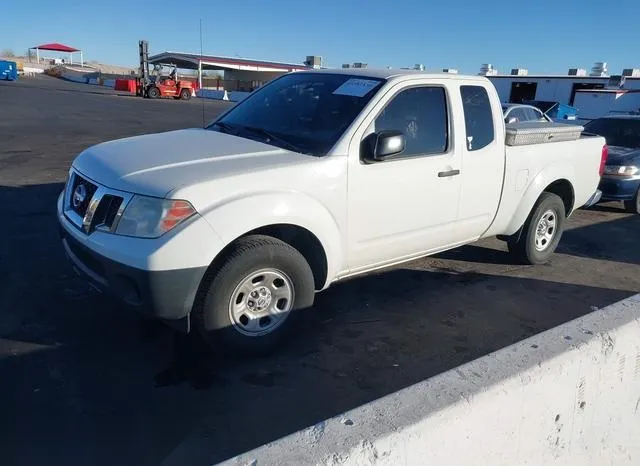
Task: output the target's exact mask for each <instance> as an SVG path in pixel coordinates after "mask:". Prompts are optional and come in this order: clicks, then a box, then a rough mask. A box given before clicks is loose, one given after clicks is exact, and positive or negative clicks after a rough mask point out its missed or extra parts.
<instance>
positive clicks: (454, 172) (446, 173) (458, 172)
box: [438, 170, 460, 178]
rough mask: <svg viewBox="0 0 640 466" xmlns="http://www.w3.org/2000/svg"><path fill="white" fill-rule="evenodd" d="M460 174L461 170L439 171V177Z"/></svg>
mask: <svg viewBox="0 0 640 466" xmlns="http://www.w3.org/2000/svg"><path fill="white" fill-rule="evenodd" d="M459 174H460V170H449V171H446V172H439V173H438V178H444V177H446V176H456V175H459Z"/></svg>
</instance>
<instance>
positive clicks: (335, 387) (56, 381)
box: [0, 77, 640, 466]
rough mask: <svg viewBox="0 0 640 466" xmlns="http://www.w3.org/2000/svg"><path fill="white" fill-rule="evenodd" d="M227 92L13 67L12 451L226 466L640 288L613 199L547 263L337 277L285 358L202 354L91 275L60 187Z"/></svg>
mask: <svg viewBox="0 0 640 466" xmlns="http://www.w3.org/2000/svg"><path fill="white" fill-rule="evenodd" d="M228 105H230V104H228V103H224V102H215V101H206V102H204V104H203V103H202V101H200V100H198V99H194V100H192V101H189V102H182V101H174V100H157V101H149V100H146V99H140V98H136V97H133V96H129V95H126V93H122V92H115V91H112V90H108V89H104V88H99V87H96V86H89V85H83V84H75V83H68V82H64V81H61V80H57V79H54V78H48V77H37V78H24V79H22V80H20V81H18V82H0V109H1V110H2V112H1V113H2V114H1V115H0V219H1V220H0V222H1V224H2V228H0V464H2V465H3V466H10V465H40V464H47V465H58V464H60V465H87V464H91V465H114V464H118V465H136V466H143V465H157V464H161V463H164V464H166V465H173V464H175V465H178V464H181V465H187V464H188V465H193V466H199V465H207V464H212V463H215V462H216V461H219V460H222V459H225V458H228V457H230V456H231V455H234V454H237V453H240V452H242V451H245V450H248V449H251V448H254V447H256V446H258V445H261V444H263V443H265V442H268V441H271V440H274V439H276V438H279V437H282V436H284V435H287V434H289V433H291V432H294V431H295V430H298V429H300V428H303V427H306V426H308V425H311V424H313V423H315V422H317V421H319V420H322V419H324V418H327V417H330V416H333V415H336V414H339V413H340V412H342V411H344V410H347V409H351V408H354V407H356V406H358V405H360V404H362V403H366V402H368V401H371V400H373V399H376V398H378V397H380V396H384V395H386V394H388V393H391V392H393V391H396V390H398V389H401V388H404V387H406V386H408V385H411V384H413V383H416V382H418V381H420V380H424V379H425V378H428V377H430V376H433V375H435V374H437V373H440V372H442V371H446V370H448V369H451V368H454V367H456V366H457V365H459V364H462V363H464V362H467V361H470V360H472V359H475V358H477V357H480V356H482V355H485V354H488V353H490V352H492V351H494V350H497V349H499V348H502V347H504V346H507V345H509V344H511V343H513V342H516V341H519V340H522V339H524V338H527V337H529V336H531V335H533V334H535V333H538V332H541V331H544V330H546V329H549V328H551V327H553V326H556V325H558V324H561V323H563V322H566V321H568V320H571V319H573V318H576V317H578V316H581V315H584V314H586V313H589V312H592V311H593V310H595V309H597V308H601V307H604V306H606V305H608V304H611V303H613V302H616V301H618V300H621V299H623V298H626V297H628V296H631V295H632V294H635V293H637V292H638V291H640V240H639V238H640V216H633V215H631V214H627V213H625V212H623V210H622V208H621V206H620V205H619V204H616V203H611V204H602V205H599V206H597V207H596V208H593V209H589V210H580V211H578V212H576V213H575V215H574V216H573V217H572V218H571V220H570V221H569V226H568V228H569V229H568V231H567V232H566V233H565V235H564V237H563V239H562V242H561V245H560V247H559V251H558V253H557V254H555V256H554V257H553V260H552V261H551V263H549V264H547V265H544V266H536V267H532V266H521V265H516V264H513V263H511V262H510V259H509V256H508V255H507V254H506V252H505V247H504V245H503V244H502V243H501V242H499V241H497V240H494V239H492V240H485V241H482V242H480V243H478V244H474V245H470V246H466V247H462V248H459V249H457V250H453V251H449V252H447V253H444V254H440V255H438V256H436V257H432V258H428V259H424V260H419V261H415V262H412V263H409V264H405V265H403V266H400V267H396V268H394V269H392V270H389V271H385V272H380V273H375V274H370V275H367V276H364V277H360V278H355V279H352V280H349V281H346V282H344V283H340V284H338V285H336V286H334V287H332V288H330V289H329V290H328V291H326V292H324V293H321V294H320V295H319V296H318V298H317V305H316V306H315V307H314V309H313V310H311V311H309V312H308V315H307V318H306V319H305V323H304V325H303V327H302V328H301V330H300V332H299V334H298V335H297V337H296V338H295V339H294V340H293V341H292V342H291V343H290V344H289V345H287V346H286V347H284V348H282V349H281V350H279V351H278V352H277V353H276V354H274V355H270V356H268V357H264V358H259V359H254V360H240V359H225V358H221V357H218V356H217V355H203V353H202V352H200V351H199V350H198V349H197V348H195V349H194V348H192V347H191V346H190V344H189V343H190V342H189V341H185V340H184V339H181V338H177V337H176V335H175V334H174V332H173V331H172V330H171V329H169V328H168V327H165V326H163V325H161V324H158V323H155V322H150V321H148V320H145V319H144V318H142V317H141V316H138V315H135V314H131V313H129V312H127V311H125V310H123V309H120V308H119V307H118V306H117V305H115V304H114V303H111V302H109V301H107V300H105V299H104V298H103V297H102V296H100V295H97V294H96V293H95V292H93V291H92V290H91V289H89V288H88V287H87V285H86V284H85V283H84V281H83V280H82V279H79V278H77V277H76V276H75V275H74V273H73V272H72V270H71V268H70V266H69V265H68V263H67V261H66V259H65V258H64V255H63V252H62V247H61V245H60V242H59V239H58V235H57V226H56V218H55V199H56V196H57V195H58V193H59V192H60V190H61V189H62V184H63V182H64V180H65V177H66V173H67V170H68V168H69V165H70V163H71V161H72V160H73V158H74V156H75V155H76V154H77V153H78V152H80V151H81V150H82V149H84V148H86V147H88V146H90V145H92V144H95V143H98V142H101V141H105V140H109V139H114V138H121V137H128V136H133V135H136V134H143V133H149V132H159V131H166V130H171V129H178V128H187V127H195V126H201V125H202V122H203V121H208V120H209V119H211V118H212V117H213V116H215V115H216V114H218V113H219V112H221V111H223V110H224V109H225V108H227V107H228ZM203 115H204V117H203Z"/></svg>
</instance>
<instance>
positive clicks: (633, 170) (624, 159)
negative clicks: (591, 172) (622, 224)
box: [584, 115, 640, 214]
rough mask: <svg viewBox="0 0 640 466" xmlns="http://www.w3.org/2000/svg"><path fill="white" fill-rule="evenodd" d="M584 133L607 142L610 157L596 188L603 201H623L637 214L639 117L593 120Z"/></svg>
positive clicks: (639, 192)
mask: <svg viewBox="0 0 640 466" xmlns="http://www.w3.org/2000/svg"><path fill="white" fill-rule="evenodd" d="M584 132H585V133H592V134H597V135H599V136H603V137H604V138H605V139H606V140H607V145H608V146H609V158H608V159H607V165H606V167H605V170H604V175H603V176H602V179H601V181H600V186H599V187H598V189H600V191H602V200H603V201H622V202H624V206H625V208H626V210H627V211H628V212H633V213H636V214H640V116H637V115H616V116H609V117H604V118H598V119H596V120H592V121H590V122H589V123H587V124H586V125H584Z"/></svg>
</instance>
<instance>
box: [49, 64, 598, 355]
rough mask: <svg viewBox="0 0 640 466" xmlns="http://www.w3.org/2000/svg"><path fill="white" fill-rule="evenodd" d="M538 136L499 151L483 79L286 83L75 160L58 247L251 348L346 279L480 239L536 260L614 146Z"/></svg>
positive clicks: (93, 271)
mask: <svg viewBox="0 0 640 466" xmlns="http://www.w3.org/2000/svg"><path fill="white" fill-rule="evenodd" d="M535 125H538V127H535ZM540 125H541V124H540V123H536V124H534V127H532V128H529V129H532V130H533V133H536V132H537V133H538V136H539V135H540V134H542V133H544V134H543V136H544V137H543V139H544V140H545V142H543V143H536V142H535V141H534V140H532V139H531V138H530V139H529V140H528V141H527V140H526V139H527V137H526V133H527V127H526V126H524V127H522V126H520V127H515V128H514V129H513V131H512V135H513V134H515V136H516V137H515V138H513V140H512V141H509V135H508V134H507V131H506V129H505V123H504V120H503V117H502V108H501V104H500V101H499V99H498V95H497V93H496V91H495V89H494V87H493V86H492V84H491V83H490V82H489V81H488V80H487V79H485V78H482V77H477V76H476V77H473V76H470V77H465V76H459V75H447V74H442V75H439V74H426V73H422V72H411V71H393V70H384V71H375V70H370V69H364V70H316V71H305V72H296V73H290V74H286V75H284V76H282V77H280V78H277V79H275V80H273V81H271V82H270V83H269V84H267V85H266V86H264V87H262V88H260V89H259V90H256V91H255V92H253V93H252V94H251V95H250V96H249V97H248V98H247V99H245V100H244V101H243V102H241V103H239V104H238V105H236V106H235V107H233V108H231V109H229V110H227V111H226V112H225V113H223V114H222V115H221V116H219V117H218V118H217V119H216V120H215V121H213V122H212V123H211V124H209V125H208V126H206V127H205V128H197V129H185V130H180V131H170V132H164V133H159V134H148V135H143V136H138V137H132V138H127V139H120V140H115V141H109V142H106V143H102V144H99V145H96V146H94V147H90V148H88V149H87V150H85V151H84V152H82V153H81V154H80V155H78V156H77V158H76V159H75V160H74V162H73V164H72V167H71V169H70V171H69V178H68V180H67V183H66V187H65V189H64V191H63V192H62V193H61V195H60V197H59V199H58V205H57V210H58V218H59V223H60V226H61V228H60V231H61V235H62V243H63V247H64V249H65V251H66V253H67V255H68V256H69V258H70V259H71V261H72V263H73V265H74V268H75V269H76V270H77V271H78V272H80V273H82V274H83V275H85V276H86V277H88V279H89V281H90V283H92V284H93V285H94V286H95V287H96V288H98V289H99V290H102V291H104V292H108V293H110V294H111V295H114V296H116V297H117V298H119V299H120V300H121V301H122V302H124V303H126V304H127V305H128V306H131V307H132V308H136V309H139V310H141V311H143V312H146V313H148V314H150V315H152V316H155V317H157V318H160V319H163V320H166V321H168V322H169V323H172V324H173V325H174V326H176V327H178V328H181V329H183V330H184V331H192V330H196V331H199V332H201V333H202V334H203V335H205V336H206V337H207V338H208V339H209V340H210V342H211V343H212V344H214V345H216V346H218V347H219V348H222V349H224V350H230V351H243V352H245V351H246V352H261V351H264V350H266V349H268V348H270V347H272V346H273V345H274V344H275V343H276V342H278V341H280V340H281V339H282V337H283V336H284V335H285V334H286V333H287V332H288V331H290V330H291V328H292V325H293V324H294V322H295V321H296V320H297V319H298V318H299V316H300V315H301V314H304V312H300V311H301V310H302V309H306V308H310V307H311V306H312V305H313V302H314V295H315V292H317V291H320V290H323V289H325V288H327V287H328V286H329V285H330V284H332V283H334V282H336V281H338V280H342V279H345V278H347V277H351V276H354V275H357V274H361V273H364V272H369V271H372V270H375V269H380V268H383V267H387V266H391V265H394V264H398V263H401V262H404V261H409V260H412V259H416V258H419V257H422V256H428V255H431V254H435V253H438V252H441V251H445V250H447V249H451V248H455V247H457V246H460V245H464V244H468V243H472V242H474V241H477V240H479V239H481V238H486V237H490V236H498V237H500V238H502V239H504V240H506V241H507V242H508V245H509V250H510V251H511V252H512V253H513V254H514V255H515V256H516V257H517V258H518V259H519V260H522V261H524V262H525V263H530V264H538V263H542V262H544V261H546V260H547V259H548V258H549V256H550V255H551V254H552V253H553V252H554V250H555V248H556V246H557V244H558V241H559V240H560V237H561V235H562V232H563V228H564V225H565V221H566V218H567V217H568V216H569V215H570V214H571V213H572V212H573V211H575V210H576V209H578V208H580V207H583V206H587V205H591V204H594V203H595V202H597V201H598V199H599V192H598V191H597V187H598V183H599V181H600V176H601V173H602V169H603V167H604V162H605V160H606V157H607V147H606V144H605V140H604V139H603V138H600V137H595V136H587V135H580V128H578V129H577V130H576V129H575V128H574V131H577V133H576V136H575V137H574V138H573V140H562V137H561V138H557V136H558V135H561V131H562V130H560V129H558V128H556V126H555V125H554V124H553V123H547V125H548V128H546V129H545V128H542V127H541V126H540ZM559 126H562V128H563V129H564V130H565V131H566V128H567V125H559ZM509 129H511V128H509ZM541 131H542V133H541ZM519 132H522V133H525V138H524V139H522V138H520V136H518V133H519ZM529 133H531V131H529ZM556 133H557V134H556ZM510 134H511V133H510ZM533 136H534V137H535V136H536V135H535V134H533ZM552 138H556V141H553V139H552ZM549 139H551V141H553V142H551V141H549ZM509 144H511V145H509Z"/></svg>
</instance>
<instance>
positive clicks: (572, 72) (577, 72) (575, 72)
mask: <svg viewBox="0 0 640 466" xmlns="http://www.w3.org/2000/svg"><path fill="white" fill-rule="evenodd" d="M586 75H587V70H585V69H584V68H569V76H586Z"/></svg>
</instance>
